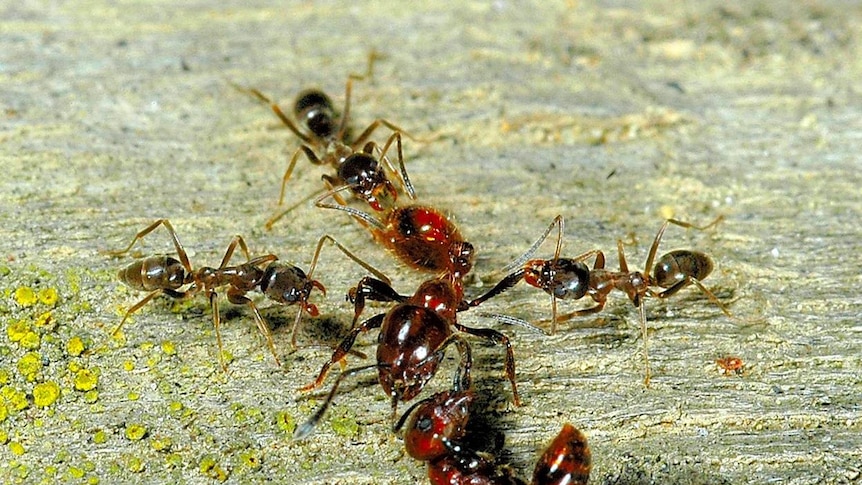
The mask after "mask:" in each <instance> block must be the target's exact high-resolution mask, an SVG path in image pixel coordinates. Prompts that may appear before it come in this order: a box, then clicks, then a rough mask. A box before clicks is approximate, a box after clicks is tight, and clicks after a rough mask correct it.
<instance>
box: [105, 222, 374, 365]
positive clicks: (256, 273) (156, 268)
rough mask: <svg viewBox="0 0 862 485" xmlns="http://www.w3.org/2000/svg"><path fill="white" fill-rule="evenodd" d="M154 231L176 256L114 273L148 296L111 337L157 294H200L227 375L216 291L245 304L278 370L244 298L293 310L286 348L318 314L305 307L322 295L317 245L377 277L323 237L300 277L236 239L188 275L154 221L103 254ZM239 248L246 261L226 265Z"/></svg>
mask: <svg viewBox="0 0 862 485" xmlns="http://www.w3.org/2000/svg"><path fill="white" fill-rule="evenodd" d="M159 226H164V228H165V229H166V230H167V231H168V233H169V234H170V236H171V239H172V240H173V243H174V248H175V250H176V254H177V257H178V258H179V260H177V259H176V258H173V257H171V256H152V257H149V258H145V259H140V260H138V261H135V262H134V263H132V264H130V265H129V266H127V267H126V268H124V269H122V270H120V272H119V275H118V276H119V279H120V281H121V282H123V283H124V284H126V285H127V286H129V287H131V288H132V289H135V290H141V291H149V292H150V293H149V294H148V295H147V296H145V297H144V298H143V299H141V300H140V301H139V302H137V303H136V304H134V305H133V306H132V307H130V308H129V309H128V310H127V311H126V314H125V315H124V316H123V319H122V320H121V321H120V324H119V325H118V326H117V328H116V329H114V331H113V332H112V335H115V334H116V333H117V332H119V330H120V328H122V326H123V324H124V323H125V322H126V320H127V319H128V318H129V316H130V315H132V314H133V313H134V312H136V311H137V310H139V309H140V308H141V307H143V306H144V305H146V304H147V302H149V301H150V300H152V299H153V298H155V297H156V296H159V295H167V296H169V297H171V298H186V297H189V296H192V295H195V294H197V293H199V292H201V291H203V292H204V293H205V294H206V295H207V298H208V299H209V301H210V306H211V309H212V314H213V326H214V327H215V332H216V340H217V341H218V349H219V362H220V363H221V366H222V368H223V369H225V370H227V366H226V365H225V362H224V357H223V355H222V354H223V349H222V339H221V330H220V324H221V317H220V315H219V311H218V294H217V292H216V288H218V287H221V286H227V287H228V288H227V297H228V301H230V302H231V303H233V304H237V305H248V306H249V308H251V310H252V313H253V314H254V319H255V323H256V324H257V328H258V330H259V331H260V333H261V335H263V337H264V339H266V343H267V346H268V347H269V350H270V352H271V353H272V355H273V357H274V358H275V361H276V363H277V364H278V365H279V366H280V365H281V362H280V360H279V358H278V355H277V353H276V351H275V346H274V345H273V341H272V335H271V333H270V331H269V326H268V325H267V324H266V322H265V321H264V319H263V317H262V316H261V315H260V312H259V311H258V309H257V306H256V305H255V303H254V301H252V300H251V299H249V298H248V297H246V296H245V295H246V293H248V292H249V291H252V290H258V291H260V292H261V293H263V294H264V296H266V298H268V299H270V300H272V301H274V302H276V303H280V304H282V305H298V306H299V311H298V312H297V315H296V319H295V320H294V324H293V329H292V334H293V336H292V338H291V343H292V344H293V346H294V347H295V346H296V331H297V327H298V326H299V321H300V320H301V318H302V314H303V312H304V313H308V314H309V315H311V316H312V317H316V316H317V315H319V311H318V309H317V306H316V305H314V304H313V303H309V302H308V298H309V296H310V294H311V291H312V289H314V288H317V289H318V290H320V291H321V292H323V293H324V294H325V293H326V288H325V287H324V286H323V284H321V283H320V282H319V281H317V280H315V279H312V275H313V274H314V269H315V267H316V266H317V261H318V257H319V256H320V251H321V248H322V247H323V243H324V242H326V241H330V242H332V243H333V244H335V245H336V246H337V247H338V248H339V249H341V250H342V251H343V252H344V253H345V254H346V255H347V256H348V257H350V258H351V259H354V260H355V261H357V262H358V263H359V264H361V265H362V266H363V267H365V268H366V269H368V270H369V271H371V272H372V273H374V274H378V273H379V272H377V271H376V270H375V269H374V268H371V267H369V266H367V265H366V264H365V263H364V262H362V261H361V260H359V259H358V258H356V257H355V256H354V255H353V254H352V253H350V251H348V250H347V249H346V248H344V247H343V246H342V245H341V244H340V243H338V241H336V240H335V239H333V238H332V237H330V236H328V235H325V236H323V237H321V238H320V240H319V241H318V243H317V248H316V249H315V252H314V256H313V257H312V261H311V266H310V267H309V271H308V273H307V274H306V273H305V272H304V271H303V270H302V269H300V268H298V267H296V266H293V265H289V264H286V263H282V262H279V261H277V260H278V257H277V256H275V255H273V254H267V255H265V256H259V257H257V258H254V259H252V258H251V257H250V255H249V252H248V247H247V246H246V243H245V240H243V238H242V236H235V237H234V238H233V239H232V240H231V242H230V244H229V245H228V248H227V250H226V251H225V254H224V257H223V258H222V261H221V264H220V265H219V266H218V267H217V268H211V267H207V266H204V267H200V268H198V269H197V270H193V269H192V266H191V263H190V262H189V258H188V255H187V254H186V250H185V248H184V247H183V245H182V243H180V240H179V237H178V236H177V234H176V231H174V228H173V226H172V225H171V223H170V222H169V221H168V220H167V219H159V220H157V221H155V222H153V223H152V224H150V225H149V226H147V227H146V228H145V229H143V230H142V231H140V232H138V233H137V234H136V235H135V237H134V238H133V239H132V241H131V242H130V243H129V245H128V246H126V247H125V248H124V249H121V250H119V251H107V254H110V255H113V256H120V255H123V254H125V253H127V252H129V250H130V249H131V248H132V246H134V244H135V243H136V242H137V241H139V240H141V239H142V238H144V237H145V236H147V235H148V234H149V233H151V232H152V231H154V230H155V229H156V228H158V227H159ZM237 246H239V247H240V249H241V250H242V252H243V254H244V255H245V257H246V262H245V263H242V264H239V265H233V266H229V265H228V263H229V262H230V260H231V258H232V256H233V253H234V251H235V249H236V247H237ZM186 285H189V286H188V288H187V289H185V290H183V291H181V290H180V289H181V288H182V287H183V286H186Z"/></svg>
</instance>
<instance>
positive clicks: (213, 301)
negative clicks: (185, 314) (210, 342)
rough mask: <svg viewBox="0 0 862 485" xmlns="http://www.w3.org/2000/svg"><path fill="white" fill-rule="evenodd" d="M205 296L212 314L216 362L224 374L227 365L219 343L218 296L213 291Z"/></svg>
mask: <svg viewBox="0 0 862 485" xmlns="http://www.w3.org/2000/svg"><path fill="white" fill-rule="evenodd" d="M207 296H208V297H209V300H210V309H211V310H212V313H213V327H215V334H216V342H217V343H218V361H219V364H221V368H222V370H223V371H224V372H227V364H225V362H224V347H223V346H222V341H221V315H220V314H219V311H218V294H217V293H216V292H215V291H212V290H209V291H208V292H207Z"/></svg>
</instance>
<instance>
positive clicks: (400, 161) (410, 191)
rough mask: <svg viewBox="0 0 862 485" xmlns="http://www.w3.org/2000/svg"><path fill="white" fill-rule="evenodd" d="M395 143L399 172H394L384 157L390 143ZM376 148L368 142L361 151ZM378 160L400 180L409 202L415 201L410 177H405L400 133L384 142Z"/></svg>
mask: <svg viewBox="0 0 862 485" xmlns="http://www.w3.org/2000/svg"><path fill="white" fill-rule="evenodd" d="M393 141H394V142H395V147H396V149H397V150H398V168H399V169H400V172H399V171H396V170H395V167H394V166H393V165H392V161H391V160H389V157H387V156H386V152H387V151H388V150H389V148H390V147H391V145H392V142H393ZM375 147H377V143H375V142H373V141H370V142H368V143H367V144H366V145H365V148H364V149H363V151H365V152H366V153H369V149H371V150H373V148H375ZM379 158H380V160H381V161H382V162H383V163H385V164H386V167H387V168H388V169H389V171H390V172H392V173H395V174H398V176H399V178H400V179H401V186H402V188H403V189H404V191H405V192H407V196H408V197H410V199H411V200H416V189H414V188H413V184H412V183H411V182H410V177H409V176H408V175H407V168H406V167H405V166H404V151H403V149H402V147H401V132H400V131H396V132H395V133H393V134H392V135H390V136H389V138H388V139H387V140H386V143H384V144H383V148H382V149H380V157H379Z"/></svg>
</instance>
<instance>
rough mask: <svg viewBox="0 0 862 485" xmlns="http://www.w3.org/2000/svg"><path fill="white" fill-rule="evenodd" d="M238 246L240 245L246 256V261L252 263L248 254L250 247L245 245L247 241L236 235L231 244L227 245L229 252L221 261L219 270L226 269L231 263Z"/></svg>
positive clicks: (227, 251)
mask: <svg viewBox="0 0 862 485" xmlns="http://www.w3.org/2000/svg"><path fill="white" fill-rule="evenodd" d="M237 245H239V247H240V250H242V252H243V254H245V260H246V261H251V255H250V254H249V253H248V246H246V244H245V239H243V238H242V236H240V235H236V236H234V237H233V239H231V240H230V244H228V245H227V250H226V251H225V252H224V256H223V257H222V259H221V264H220V265H219V267H218V269H224V268H225V267H226V266H227V264H228V263H229V262H230V258H232V257H233V252H234V251H235V250H236V247H237ZM258 259H259V258H258Z"/></svg>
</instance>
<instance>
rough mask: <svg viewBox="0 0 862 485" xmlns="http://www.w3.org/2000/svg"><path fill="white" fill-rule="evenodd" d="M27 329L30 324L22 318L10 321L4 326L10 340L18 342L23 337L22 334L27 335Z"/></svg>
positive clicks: (28, 329)
mask: <svg viewBox="0 0 862 485" xmlns="http://www.w3.org/2000/svg"><path fill="white" fill-rule="evenodd" d="M29 331H30V324H29V323H27V322H26V321H24V320H18V321H17V322H12V323H11V324H9V326H8V327H6V335H7V336H8V337H9V340H10V341H12V342H20V341H21V339H22V338H24V335H27V332H29Z"/></svg>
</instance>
